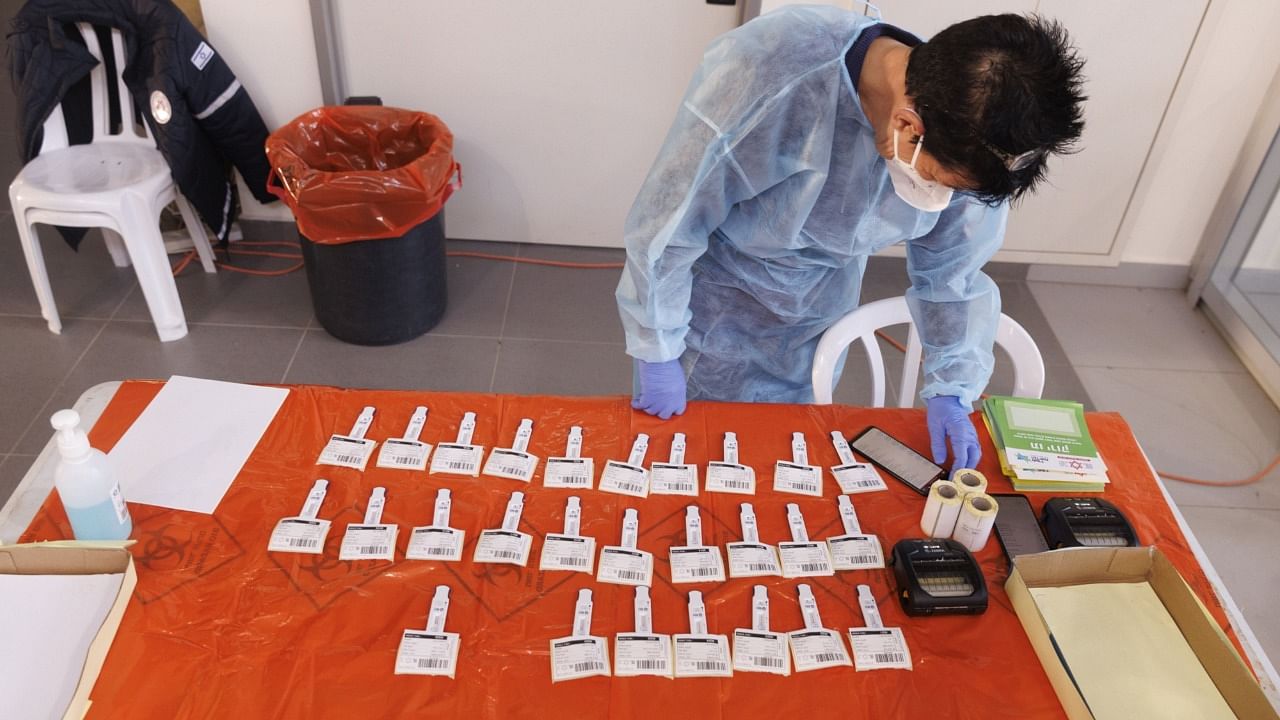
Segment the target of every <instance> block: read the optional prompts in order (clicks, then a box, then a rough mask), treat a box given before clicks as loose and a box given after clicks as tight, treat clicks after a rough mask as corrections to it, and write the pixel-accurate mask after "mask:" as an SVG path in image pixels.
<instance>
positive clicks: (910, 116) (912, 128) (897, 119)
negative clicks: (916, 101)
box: [889, 107, 924, 144]
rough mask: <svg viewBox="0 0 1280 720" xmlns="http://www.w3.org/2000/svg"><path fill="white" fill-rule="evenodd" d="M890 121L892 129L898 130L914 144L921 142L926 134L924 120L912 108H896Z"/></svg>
mask: <svg viewBox="0 0 1280 720" xmlns="http://www.w3.org/2000/svg"><path fill="white" fill-rule="evenodd" d="M889 122H890V127H891V129H892V130H897V131H898V132H899V133H901V134H902V135H903V136H904V137H906V139H907V141H908V142H910V143H912V144H915V143H916V142H919V140H920V137H921V136H922V135H924V121H923V120H921V119H920V116H919V115H917V114H916V112H915V111H914V110H912V109H911V108H908V107H898V108H895V109H894V111H893V115H892V116H890V118H889Z"/></svg>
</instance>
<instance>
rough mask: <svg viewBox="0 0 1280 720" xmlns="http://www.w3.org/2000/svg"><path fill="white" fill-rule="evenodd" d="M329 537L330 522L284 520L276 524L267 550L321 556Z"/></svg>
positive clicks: (300, 519)
mask: <svg viewBox="0 0 1280 720" xmlns="http://www.w3.org/2000/svg"><path fill="white" fill-rule="evenodd" d="M328 535H329V521H328V520H306V519H303V518H284V519H283V520H281V521H280V522H278V523H276V527H275V529H274V530H272V531H271V538H270V540H268V541H267V550H268V551H271V552H296V553H304V554H307V555H319V554H320V553H322V552H324V539H325V538H326V537H327V536H328Z"/></svg>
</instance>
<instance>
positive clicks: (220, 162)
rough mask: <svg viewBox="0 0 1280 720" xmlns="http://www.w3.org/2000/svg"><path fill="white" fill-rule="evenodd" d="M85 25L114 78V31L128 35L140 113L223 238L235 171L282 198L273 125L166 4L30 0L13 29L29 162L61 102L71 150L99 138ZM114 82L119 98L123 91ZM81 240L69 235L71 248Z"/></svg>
mask: <svg viewBox="0 0 1280 720" xmlns="http://www.w3.org/2000/svg"><path fill="white" fill-rule="evenodd" d="M77 22H87V23H90V24H92V25H93V26H94V27H95V28H98V32H97V36H98V38H99V45H100V46H101V47H102V52H103V56H104V58H106V63H105V64H106V65H107V68H106V70H107V74H108V76H109V77H110V76H112V75H113V74H114V73H115V68H114V65H115V61H114V58H113V55H112V50H111V44H110V31H109V28H117V29H119V30H120V31H121V34H122V36H123V40H124V45H125V48H124V58H125V70H124V73H123V79H124V82H125V85H126V87H128V89H129V94H130V95H131V96H132V97H133V102H134V106H135V107H136V108H137V110H138V112H139V113H140V115H141V116H142V117H143V118H144V119H145V121H146V123H147V125H148V126H149V127H150V128H151V132H152V135H153V136H154V137H155V139H156V146H157V147H158V148H159V150H160V152H161V153H162V154H163V155H164V157H165V159H166V160H167V161H168V163H169V168H170V171H171V173H172V175H173V179H174V182H176V183H177V185H178V188H179V189H180V190H181V191H182V194H183V195H184V196H186V198H187V199H188V200H189V201H191V204H192V205H193V206H195V209H196V212H197V213H199V215H200V217H201V218H202V219H203V220H204V221H205V223H206V224H207V225H208V226H209V227H211V228H212V229H213V231H214V233H215V234H216V235H217V237H218V240H219V241H225V240H226V239H227V234H228V232H229V231H230V226H231V223H232V221H234V220H235V218H236V216H237V214H238V213H239V202H238V199H237V197H236V192H235V186H234V184H233V182H232V177H233V176H232V174H231V167H232V166H233V165H234V166H235V168H236V169H237V170H239V171H240V174H241V175H242V176H243V177H244V179H245V182H247V183H248V184H249V190H250V191H251V192H252V193H253V196H254V197H256V198H257V199H258V200H260V201H262V202H272V201H273V200H274V199H275V198H274V197H272V196H271V195H270V194H269V193H268V192H267V189H266V187H267V174H268V172H269V167H268V165H267V157H266V154H265V151H264V150H263V145H264V143H265V142H266V139H267V127H266V125H265V124H264V123H263V122H262V117H261V116H260V115H259V114H258V109H257V108H256V107H255V106H254V104H253V100H252V99H250V98H249V94H248V92H246V91H245V89H244V88H242V87H241V86H240V82H239V81H238V80H236V77H235V75H234V74H232V72H231V69H230V68H229V67H227V64H226V62H224V61H223V59H222V57H221V56H220V55H219V54H218V53H216V52H214V50H213V48H212V47H211V46H210V45H209V44H208V41H206V40H205V39H204V37H203V36H201V35H200V33H199V31H197V30H196V29H195V27H194V26H192V24H191V22H190V21H189V20H187V18H186V16H185V15H183V14H182V11H180V10H178V8H176V7H174V5H173V4H172V3H170V2H167V1H165V0H28V2H27V3H26V4H25V5H23V7H22V9H21V10H19V11H18V14H17V15H16V16H15V17H14V18H13V20H12V22H11V25H10V31H9V74H10V77H11V79H12V81H13V87H14V93H15V94H16V96H17V113H18V131H19V132H18V142H19V144H20V147H19V150H20V152H21V156H22V160H23V162H28V161H30V160H31V159H32V158H34V157H35V156H36V155H37V154H38V153H39V150H40V143H41V139H42V136H43V128H42V126H43V124H44V121H45V120H46V119H47V118H48V117H49V113H51V112H52V111H53V109H54V108H55V107H57V105H58V103H59V102H63V101H65V102H66V103H67V105H68V108H69V110H70V111H69V112H67V111H64V115H65V116H66V118H67V133H68V137H69V139H70V141H71V143H72V144H77V143H86V142H89V140H90V139H91V138H92V133H91V130H90V126H89V120H88V115H89V106H88V105H87V100H88V77H89V71H90V70H91V69H92V68H93V67H94V66H95V65H96V64H97V61H96V60H94V58H93V56H92V55H90V54H89V51H88V49H87V48H86V47H85V45H84V41H83V39H82V38H81V36H80V33H79V31H78V30H77V29H76V28H75V26H74V24H73V23H77ZM107 85H108V86H109V87H110V88H111V89H110V93H111V94H112V95H114V93H115V90H114V88H115V84H114V83H110V82H108V83H107ZM113 99H114V97H113ZM154 104H158V105H159V107H160V110H159V111H154V110H153V105H154ZM166 106H167V107H166ZM117 107H118V105H116V104H112V111H111V112H112V122H113V125H115V124H118V123H119V122H120V119H119V117H118V115H119V113H118V111H117V110H116V108H117ZM166 109H167V110H168V112H167V113H166V112H165V110H166ZM82 235H83V231H81V232H80V233H69V232H67V229H64V236H66V237H67V240H68V241H69V242H71V243H72V245H73V246H74V245H76V244H77V243H78V242H79V239H80V236H82Z"/></svg>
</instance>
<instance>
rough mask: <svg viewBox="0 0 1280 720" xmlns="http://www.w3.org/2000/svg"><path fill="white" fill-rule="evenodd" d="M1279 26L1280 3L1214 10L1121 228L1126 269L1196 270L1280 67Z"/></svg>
mask: <svg viewBox="0 0 1280 720" xmlns="http://www.w3.org/2000/svg"><path fill="white" fill-rule="evenodd" d="M1277 26H1280V2H1272V1H1271V0H1265V1H1264V0H1213V1H1212V2H1211V3H1210V4H1209V11H1208V14H1207V15H1206V17H1205V21H1204V23H1203V25H1202V26H1201V29H1200V34H1199V35H1198V36H1197V39H1196V42H1195V44H1194V45H1193V46H1192V49H1191V55H1190V56H1189V57H1188V60H1187V64H1186V67H1185V68H1184V70H1183V74H1182V78H1181V79H1180V80H1179V83H1178V86H1177V89H1176V90H1175V91H1174V96H1173V101H1172V102H1171V103H1170V105H1169V110H1168V112H1167V114H1166V116H1165V119H1164V123H1163V125H1162V126H1161V129H1160V132H1159V134H1158V135H1157V136H1156V142H1155V144H1154V145H1153V146H1152V151H1151V154H1150V156H1149V157H1148V159H1147V166H1146V169H1145V171H1144V172H1143V176H1142V179H1141V181H1139V183H1138V188H1137V191H1136V192H1135V194H1134V196H1133V200H1132V202H1131V204H1130V207H1129V213H1128V215H1127V216H1126V218H1125V222H1124V224H1123V225H1121V228H1120V234H1121V237H1120V240H1121V242H1123V243H1125V245H1124V254H1123V257H1122V260H1123V261H1124V262H1132V263H1160V264H1171V265H1190V264H1191V261H1192V259H1193V257H1194V256H1195V253H1196V249H1197V247H1198V246H1199V245H1200V240H1201V236H1202V235H1203V233H1204V230H1205V225H1206V224H1207V223H1208V222H1209V219H1210V216H1211V214H1212V213H1213V210H1214V206H1215V204H1216V203H1217V201H1218V196H1219V195H1220V194H1221V191H1222V188H1223V185H1224V184H1225V182H1226V181H1227V178H1228V177H1229V176H1230V173H1231V171H1232V169H1233V166H1234V164H1235V162H1236V156H1237V155H1238V154H1239V152H1240V149H1241V147H1242V146H1243V144H1244V141H1245V136H1246V135H1247V134H1248V131H1249V128H1250V126H1251V125H1252V123H1253V120H1254V117H1255V116H1256V115H1257V113H1258V110H1259V108H1260V107H1261V105H1262V102H1263V98H1264V96H1265V94H1266V92H1267V87H1268V84H1269V83H1270V82H1271V78H1272V77H1273V76H1274V75H1275V74H1276V69H1277V68H1278V67H1280V43H1276V42H1275V40H1274V37H1273V35H1274V33H1273V32H1272V29H1274V28H1275V27H1277ZM1135 30H1138V31H1140V28H1135ZM1135 41H1138V42H1140V38H1135Z"/></svg>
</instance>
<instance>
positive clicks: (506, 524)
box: [502, 490, 524, 532]
mask: <svg viewBox="0 0 1280 720" xmlns="http://www.w3.org/2000/svg"><path fill="white" fill-rule="evenodd" d="M523 512H524V493H522V492H520V491H519V490H517V491H515V492H513V493H511V499H510V500H508V501H507V510H506V512H505V513H504V514H503V516H502V529H503V530H507V531H510V532H519V531H520V515H521V514H522V513H523Z"/></svg>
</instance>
